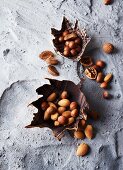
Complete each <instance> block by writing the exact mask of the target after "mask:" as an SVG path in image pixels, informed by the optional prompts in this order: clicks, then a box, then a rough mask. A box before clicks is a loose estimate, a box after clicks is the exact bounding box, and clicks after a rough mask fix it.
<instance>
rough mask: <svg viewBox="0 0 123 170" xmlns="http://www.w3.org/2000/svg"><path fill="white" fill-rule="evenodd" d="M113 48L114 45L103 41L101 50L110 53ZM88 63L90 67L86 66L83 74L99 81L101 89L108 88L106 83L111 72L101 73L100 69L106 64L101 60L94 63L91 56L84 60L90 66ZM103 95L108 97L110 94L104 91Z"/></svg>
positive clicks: (109, 78)
mask: <svg viewBox="0 0 123 170" xmlns="http://www.w3.org/2000/svg"><path fill="white" fill-rule="evenodd" d="M113 49H114V47H113V45H112V44H110V43H105V44H104V45H103V51H104V52H105V53H107V54H110V53H112V51H113ZM87 62H88V64H87ZM81 63H82V65H83V61H81ZM84 64H85V63H84ZM90 65H91V67H88V68H86V69H85V75H86V76H87V77H88V78H89V79H93V80H96V82H98V83H101V84H100V87H101V88H103V89H106V88H108V85H109V83H110V81H111V80H112V77H113V74H112V73H108V74H107V75H104V74H103V72H102V69H103V68H104V67H105V66H106V63H105V62H104V61H102V60H98V61H97V62H96V64H95V65H94V64H93V62H92V60H91V58H89V59H87V61H86V66H90ZM84 66H85V65H84ZM103 97H104V98H106V99H108V98H110V97H111V95H110V94H109V92H108V91H104V92H103Z"/></svg>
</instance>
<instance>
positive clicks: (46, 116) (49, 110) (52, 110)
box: [44, 106, 56, 120]
mask: <svg viewBox="0 0 123 170" xmlns="http://www.w3.org/2000/svg"><path fill="white" fill-rule="evenodd" d="M55 112H56V109H55V108H54V107H52V106H50V107H48V108H47V110H46V111H45V112H44V120H48V119H50V116H51V114H54V113H55Z"/></svg>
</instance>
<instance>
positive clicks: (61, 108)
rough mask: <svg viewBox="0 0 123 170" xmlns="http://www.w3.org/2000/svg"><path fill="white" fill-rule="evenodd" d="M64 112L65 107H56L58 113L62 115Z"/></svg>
mask: <svg viewBox="0 0 123 170" xmlns="http://www.w3.org/2000/svg"><path fill="white" fill-rule="evenodd" d="M65 110H66V107H58V113H59V114H62V113H63V112H64V111H65Z"/></svg>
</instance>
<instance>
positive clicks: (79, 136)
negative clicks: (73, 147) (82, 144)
mask: <svg viewBox="0 0 123 170" xmlns="http://www.w3.org/2000/svg"><path fill="white" fill-rule="evenodd" d="M84 137H85V135H84V133H83V132H82V131H80V130H77V131H74V138H76V139H84Z"/></svg>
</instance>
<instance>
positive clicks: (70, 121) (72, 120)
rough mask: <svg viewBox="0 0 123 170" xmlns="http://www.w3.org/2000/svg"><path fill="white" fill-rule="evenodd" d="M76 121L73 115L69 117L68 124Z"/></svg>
mask: <svg viewBox="0 0 123 170" xmlns="http://www.w3.org/2000/svg"><path fill="white" fill-rule="evenodd" d="M74 121H75V119H74V118H73V117H69V118H68V125H71V124H72V123H73V122H74Z"/></svg>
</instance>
